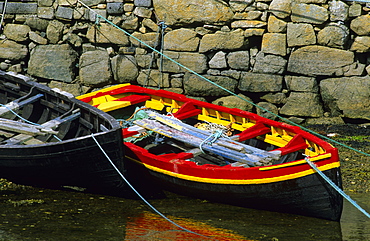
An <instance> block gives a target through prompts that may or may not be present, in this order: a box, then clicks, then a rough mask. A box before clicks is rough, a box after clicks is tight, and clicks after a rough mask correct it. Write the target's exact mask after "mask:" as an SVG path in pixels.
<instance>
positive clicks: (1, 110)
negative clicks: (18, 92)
mask: <svg viewBox="0 0 370 241" xmlns="http://www.w3.org/2000/svg"><path fill="white" fill-rule="evenodd" d="M42 96H44V95H43V94H36V95H33V96H31V97H29V98H24V97H21V98H19V99H16V100H14V101H12V102H9V103H7V104H5V105H3V106H1V107H0V116H4V115H5V114H8V113H9V112H12V111H15V110H17V109H19V108H20V107H22V106H25V105H27V104H31V103H33V102H35V101H37V100H39V99H40V98H41V97H42Z"/></svg>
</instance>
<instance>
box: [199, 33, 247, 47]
mask: <svg viewBox="0 0 370 241" xmlns="http://www.w3.org/2000/svg"><path fill="white" fill-rule="evenodd" d="M245 45H246V42H245V40H244V36H243V31H242V30H241V29H239V30H235V31H231V32H222V31H217V32H216V33H215V34H206V35H204V36H203V38H202V39H201V41H200V46H199V52H200V53H205V52H208V51H210V50H240V49H241V48H242V47H244V46H245Z"/></svg>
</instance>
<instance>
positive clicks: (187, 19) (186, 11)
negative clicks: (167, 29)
mask: <svg viewBox="0 0 370 241" xmlns="http://www.w3.org/2000/svg"><path fill="white" fill-rule="evenodd" d="M153 6H154V9H155V12H156V15H157V17H158V18H159V19H163V20H165V21H166V24H168V25H170V26H175V25H176V26H188V25H189V24H193V23H206V24H212V23H226V22H228V21H230V20H231V19H232V18H233V16H234V13H233V12H232V10H231V8H230V7H229V6H228V5H227V4H226V3H225V2H223V1H218V0H203V1H199V0H167V1H165V2H164V1H163V0H153Z"/></svg>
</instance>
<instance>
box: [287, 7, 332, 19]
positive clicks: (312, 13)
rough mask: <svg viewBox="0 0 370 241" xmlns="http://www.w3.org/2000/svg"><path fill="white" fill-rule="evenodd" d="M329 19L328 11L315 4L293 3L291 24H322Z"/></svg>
mask: <svg viewBox="0 0 370 241" xmlns="http://www.w3.org/2000/svg"><path fill="white" fill-rule="evenodd" d="M328 18H329V13H328V10H327V9H326V8H324V7H320V6H318V5H315V4H304V3H293V4H292V15H291V19H292V21H293V22H300V23H313V24H322V23H324V22H325V21H326V20H328Z"/></svg>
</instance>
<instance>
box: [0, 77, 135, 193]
mask: <svg viewBox="0 0 370 241" xmlns="http://www.w3.org/2000/svg"><path fill="white" fill-rule="evenodd" d="M0 103H1V105H0V178H6V179H8V180H9V181H13V182H16V183H19V184H26V185H35V186H41V187H50V188H60V187H62V186H64V187H73V188H75V187H78V188H82V189H87V191H91V192H101V193H111V194H123V193H125V192H126V188H127V186H126V184H125V183H124V181H123V180H122V178H121V177H120V176H119V174H118V173H117V171H116V170H115V169H114V168H113V166H112V165H111V164H110V163H109V161H108V160H107V158H106V157H105V156H104V154H103V152H102V151H101V150H100V149H99V148H98V146H97V144H96V142H95V141H94V139H93V137H94V138H95V140H97V142H98V143H99V144H100V145H101V147H102V148H103V149H104V150H105V152H106V153H107V154H108V155H109V157H110V158H111V160H112V162H113V163H114V164H115V165H116V166H117V167H118V168H119V170H120V171H122V172H124V166H123V148H122V131H121V128H120V126H119V124H118V123H117V121H116V120H115V119H114V118H112V117H111V116H110V115H108V114H106V113H104V112H103V111H100V110H98V109H96V108H93V107H91V106H90V105H88V104H86V103H83V102H81V101H79V100H77V99H75V98H74V97H73V96H72V95H71V94H68V93H66V92H62V91H58V90H57V89H51V88H49V87H47V86H45V85H42V84H40V83H36V82H34V81H31V80H30V79H29V78H28V77H26V76H23V75H17V74H15V73H11V72H3V71H0ZM128 189H129V188H128Z"/></svg>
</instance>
